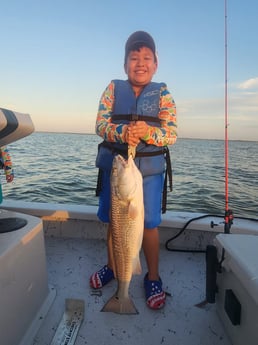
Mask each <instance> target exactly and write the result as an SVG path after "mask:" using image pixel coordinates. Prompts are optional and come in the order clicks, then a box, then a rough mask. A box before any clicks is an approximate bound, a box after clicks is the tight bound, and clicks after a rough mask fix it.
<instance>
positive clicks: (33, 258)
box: [0, 200, 258, 345]
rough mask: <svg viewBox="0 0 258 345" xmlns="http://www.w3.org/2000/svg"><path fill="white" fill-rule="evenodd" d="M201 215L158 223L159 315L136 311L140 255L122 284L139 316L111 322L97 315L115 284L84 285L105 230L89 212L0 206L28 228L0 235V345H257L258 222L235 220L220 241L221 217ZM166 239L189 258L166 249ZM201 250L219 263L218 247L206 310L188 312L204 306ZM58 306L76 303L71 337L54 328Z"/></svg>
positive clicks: (102, 252) (61, 309)
mask: <svg viewBox="0 0 258 345" xmlns="http://www.w3.org/2000/svg"><path fill="white" fill-rule="evenodd" d="M202 216H204V215H201V214H194V213H182V212H178V213H172V212H167V213H166V214H165V215H164V216H163V220H162V224H161V226H160V240H161V257H160V273H161V276H162V279H163V282H164V288H165V290H166V292H167V294H168V296H167V303H166V306H165V308H164V309H162V310H160V311H152V310H150V309H148V307H147V306H146V304H145V299H144V290H143V276H144V273H145V270H146V267H145V262H144V258H143V257H142V260H141V261H142V265H143V274H142V276H134V277H133V280H132V283H131V286H130V294H131V296H132V298H133V300H134V303H135V305H136V306H137V309H138V311H139V314H138V315H133V316H132V315H118V314H113V313H104V312H101V309H102V307H103V305H104V304H105V302H106V301H107V300H108V299H109V298H110V296H111V295H112V294H113V292H114V291H115V289H116V282H115V281H113V282H111V283H110V284H109V285H107V286H105V287H104V288H103V289H101V290H98V291H95V292H94V291H92V290H91V289H90V287H89V283H88V280H89V276H90V274H91V273H92V272H94V271H95V270H97V269H99V268H100V267H101V266H102V265H103V263H105V262H106V244H105V237H106V225H105V224H103V223H101V222H100V221H99V220H98V219H97V217H96V207H94V206H78V205H58V204H43V203H42V204H41V203H29V202H21V201H14V200H5V201H4V202H3V203H2V204H1V209H0V222H1V220H2V219H4V218H5V219H6V218H9V219H10V218H19V219H20V218H21V219H24V220H25V221H27V224H26V225H25V226H23V227H22V228H21V229H19V230H15V231H12V232H6V233H1V234H0V238H1V241H0V249H1V250H0V279H1V284H0V290H1V291H0V296H1V302H0V304H1V305H0V330H1V344H3V345H32V344H33V345H36V344H37V345H43V344H44V345H46V344H51V345H52V344H61V345H62V344H73V343H74V344H76V345H83V344H99V345H100V344H114V345H115V344H121V343H123V344H143V343H144V344H153V345H154V344H155V345H156V344H176V345H181V344H182V345H183V344H195V345H197V344H203V345H207V344H209V345H212V344H214V345H215V344H216V345H217V344H223V345H229V344H234V345H240V344H241V345H242V344H248V345H255V344H257V343H258V333H257V330H256V328H257V320H258V297H257V296H258V254H257V246H258V236H257V235H258V224H257V222H256V221H252V220H246V219H235V220H234V223H233V226H232V227H231V234H224V233H223V232H224V220H223V219H222V218H218V217H213V216H207V217H206V216H204V217H202ZM195 218H197V220H193V221H191V219H195ZM186 223H189V225H188V226H187V227H186V228H185V230H184V231H183V232H182V229H183V228H184V225H185V224H186ZM0 224H2V223H0ZM179 232H182V233H181V235H180V236H178V237H177V238H176V239H175V240H173V241H171V242H167V241H168V240H169V239H171V238H172V237H173V236H175V235H176V234H178V233H179ZM166 242H167V247H169V248H173V249H188V250H189V252H176V251H168V250H167V249H166V247H165V245H166ZM207 245H215V248H216V252H217V258H218V260H219V261H220V259H221V257H222V253H221V250H222V248H224V249H225V258H224V261H223V262H222V264H221V273H217V279H216V281H217V286H218V293H216V294H215V303H207V304H204V305H203V306H197V305H198V304H200V303H201V302H203V301H204V300H205V299H206V283H207V279H206V276H207V274H206V271H207V264H206V256H207V255H205V254H204V253H201V252H199V253H193V252H191V251H190V250H198V251H202V250H204V251H206V248H207ZM209 274H210V273H209ZM209 284H210V283H209ZM209 293H210V292H209ZM212 293H213V292H211V294H212ZM228 294H229V295H228ZM67 301H70V302H71V301H72V302H75V303H76V301H77V302H78V301H80V302H81V303H82V304H83V305H84V319H83V321H82V320H81V319H80V320H79V321H80V322H79V321H78V320H77V321H78V322H79V326H80V327H79V326H78V327H77V331H76V334H74V335H73V336H74V337H73V338H72V331H70V333H69V332H68V333H69V334H68V335H67V334H66V335H65V329H64V327H63V325H64V323H63V322H62V320H63V319H62V317H63V315H64V313H65V308H67ZM225 304H226V306H224V305H225ZM225 308H226V309H225ZM239 308H240V310H239ZM65 315H69V313H68V314H67V313H66V314H65ZM69 327H70V326H69ZM77 332H78V333H77ZM53 339H54V342H52V340H53Z"/></svg>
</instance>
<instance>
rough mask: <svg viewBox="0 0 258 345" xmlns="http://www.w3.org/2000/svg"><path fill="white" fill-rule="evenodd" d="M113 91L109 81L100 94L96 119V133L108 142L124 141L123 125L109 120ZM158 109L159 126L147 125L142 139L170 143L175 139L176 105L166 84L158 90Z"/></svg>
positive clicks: (153, 143)
mask: <svg viewBox="0 0 258 345" xmlns="http://www.w3.org/2000/svg"><path fill="white" fill-rule="evenodd" d="M114 91H115V84H114V82H111V83H110V84H109V85H108V86H107V88H106V89H105V91H104V93H103V94H102V97H101V99H100V102H99V109H98V114H97V119H96V134H97V135H99V136H101V137H102V138H103V139H104V140H106V141H109V142H117V143H125V141H124V137H125V130H124V129H125V128H126V127H125V125H124V124H114V123H112V120H111V116H112V110H113V104H114V102H115V96H114ZM159 109H160V111H159V114H158V117H159V118H160V120H161V127H155V126H149V128H148V132H147V134H146V135H145V136H144V138H142V139H143V140H144V141H145V142H146V143H147V144H152V145H155V146H167V145H172V144H174V143H175V142H176V139H177V119H176V105H175V102H174V100H173V97H172V96H171V94H170V92H169V91H168V89H167V87H166V86H164V87H162V88H161V91H160V105H159Z"/></svg>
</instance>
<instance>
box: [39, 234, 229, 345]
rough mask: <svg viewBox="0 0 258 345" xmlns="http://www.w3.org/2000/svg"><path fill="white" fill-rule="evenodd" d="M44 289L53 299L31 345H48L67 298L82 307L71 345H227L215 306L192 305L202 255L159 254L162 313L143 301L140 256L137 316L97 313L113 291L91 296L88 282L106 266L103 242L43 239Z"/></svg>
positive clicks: (197, 295) (201, 282) (200, 284)
mask: <svg viewBox="0 0 258 345" xmlns="http://www.w3.org/2000/svg"><path fill="white" fill-rule="evenodd" d="M45 245H46V253H47V269H48V278H49V284H50V286H52V287H53V288H54V289H55V290H56V297H55V299H54V302H53V304H52V306H51V309H50V310H49V312H48V314H47V316H46V318H45V320H43V323H42V326H41V328H40V330H39V331H38V333H37V335H36V337H35V338H34V342H33V345H49V344H50V343H51V340H52V338H53V337H54V334H55V332H56V329H57V327H58V325H59V322H60V320H61V318H62V316H63V313H64V310H65V300H66V299H67V298H75V299H82V300H84V302H85V315H84V321H83V323H82V325H81V328H80V330H79V333H78V335H77V338H76V342H75V345H85V344H90V345H91V344H94V345H95V344H98V345H110V344H112V345H116V344H119V345H120V344H124V345H126V344H130V345H131V344H134V345H135V344H143V343H144V344H150V345H152V344H153V345H158V344H163V345H166V344H167V345H171V344H174V345H185V344H193V345H207V344H209V345H219V344H221V345H230V344H231V343H230V341H229V339H228V337H227V336H226V334H225V331H224V328H223V325H222V323H221V322H220V319H219V317H218V315H217V312H216V305H212V304H208V305H206V306H205V307H204V308H198V307H196V306H195V305H196V304H198V303H200V302H201V301H203V300H204V298H205V255H204V254H202V253H178V252H170V251H167V250H166V249H165V248H164V246H162V247H161V253H160V274H161V277H162V279H163V284H164V288H165V290H166V292H168V293H169V294H171V296H168V297H167V303H166V306H165V308H164V309H162V310H159V311H153V310H150V309H149V308H148V307H147V306H146V304H145V299H144V290H143V276H144V273H145V272H146V266H145V260H144V257H143V256H141V263H142V267H143V273H142V275H141V276H134V277H133V279H132V282H131V285H130V295H131V297H132V299H133V301H134V303H135V305H136V307H137V309H138V311H139V314H138V315H119V314H114V313H105V312H101V309H102V307H103V305H104V304H105V302H106V301H107V300H108V299H109V298H110V297H111V296H112V295H113V293H114V292H115V290H116V281H113V282H111V283H109V285H107V286H105V287H104V288H103V289H102V290H101V295H100V296H97V295H93V294H92V290H91V289H90V287H89V284H88V279H89V276H90V274H91V273H92V272H94V271H95V270H98V269H99V268H100V267H101V266H102V265H103V264H104V263H105V261H106V244H105V241H104V240H97V239H82V238H62V237H60V238H57V237H51V236H46V238H45Z"/></svg>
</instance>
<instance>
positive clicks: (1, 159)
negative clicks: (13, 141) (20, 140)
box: [0, 146, 13, 177]
mask: <svg viewBox="0 0 258 345" xmlns="http://www.w3.org/2000/svg"><path fill="white" fill-rule="evenodd" d="M0 168H1V169H4V172H5V175H6V177H8V176H10V175H13V167H12V160H11V156H10V153H9V151H8V149H7V147H6V146H3V147H1V148H0Z"/></svg>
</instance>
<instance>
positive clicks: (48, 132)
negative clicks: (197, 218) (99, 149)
mask: <svg viewBox="0 0 258 345" xmlns="http://www.w3.org/2000/svg"><path fill="white" fill-rule="evenodd" d="M34 133H46V134H76V135H96V133H82V132H56V131H35V132H34ZM180 139H183V140H213V141H224V140H225V139H214V138H213V139H211V138H187V137H185V138H184V137H179V138H178V140H180ZM229 141H244V142H248V141H250V142H252V143H255V142H257V143H258V140H247V139H229Z"/></svg>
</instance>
